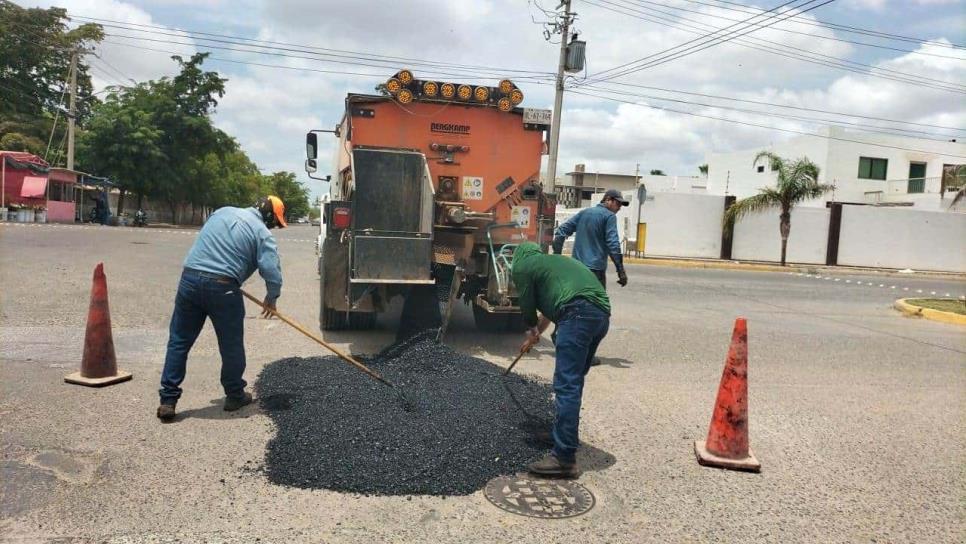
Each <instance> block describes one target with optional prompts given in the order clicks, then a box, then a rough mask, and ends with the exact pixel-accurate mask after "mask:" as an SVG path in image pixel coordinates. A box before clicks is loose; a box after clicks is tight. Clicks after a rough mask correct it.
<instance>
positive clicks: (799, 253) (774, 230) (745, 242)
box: [731, 206, 830, 264]
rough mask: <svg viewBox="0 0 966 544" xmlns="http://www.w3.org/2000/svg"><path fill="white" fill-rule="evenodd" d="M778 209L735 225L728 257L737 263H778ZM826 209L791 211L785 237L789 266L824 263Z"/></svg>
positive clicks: (779, 247) (797, 208)
mask: <svg viewBox="0 0 966 544" xmlns="http://www.w3.org/2000/svg"><path fill="white" fill-rule="evenodd" d="M779 213H780V211H779V210H778V209H773V210H768V211H766V212H762V213H759V214H755V215H749V216H747V217H745V218H744V219H742V220H741V221H739V222H738V223H737V224H736V225H735V233H734V238H733V239H732V245H731V258H732V259H734V260H736V261H772V262H781V250H782V237H781V232H780V231H779V230H778V215H779ZM829 214H830V212H829V210H828V209H827V208H808V207H803V206H799V207H796V208H794V209H792V230H791V232H790V233H789V235H788V253H787V255H786V261H787V262H789V263H807V264H825V256H826V255H825V254H826V248H827V246H828V220H829Z"/></svg>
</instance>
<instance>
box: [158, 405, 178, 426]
mask: <svg viewBox="0 0 966 544" xmlns="http://www.w3.org/2000/svg"><path fill="white" fill-rule="evenodd" d="M158 419H160V420H161V423H171V422H172V421H174V404H161V405H160V406H158Z"/></svg>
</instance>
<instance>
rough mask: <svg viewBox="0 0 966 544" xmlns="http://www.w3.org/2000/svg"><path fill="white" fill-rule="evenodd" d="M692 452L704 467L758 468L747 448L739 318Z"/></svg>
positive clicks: (744, 327)
mask: <svg viewBox="0 0 966 544" xmlns="http://www.w3.org/2000/svg"><path fill="white" fill-rule="evenodd" d="M694 454H695V455H697V457H698V463H699V464H701V465H704V466H708V467H721V468H729V469H732V470H744V471H748V472H760V471H761V463H759V462H758V459H755V455H754V454H753V453H752V452H751V448H749V447H748V324H747V323H746V322H745V318H743V317H739V318H738V319H736V320H735V330H734V333H732V335H731V347H730V348H729V349H728V360H727V361H726V362H725V368H724V372H723V373H722V374H721V385H719V386H718V399H717V400H716V401H715V404H714V413H713V414H712V415H711V426H710V427H709V428H708V439H707V440H705V441H700V440H699V441H696V442H695V443H694Z"/></svg>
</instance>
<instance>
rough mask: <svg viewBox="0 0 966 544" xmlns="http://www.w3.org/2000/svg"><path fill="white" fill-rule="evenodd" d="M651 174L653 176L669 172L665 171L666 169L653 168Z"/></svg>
mask: <svg viewBox="0 0 966 544" xmlns="http://www.w3.org/2000/svg"><path fill="white" fill-rule="evenodd" d="M651 175H652V176H666V175H667V174H665V173H664V170H651Z"/></svg>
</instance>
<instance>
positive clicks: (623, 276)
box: [610, 254, 627, 287]
mask: <svg viewBox="0 0 966 544" xmlns="http://www.w3.org/2000/svg"><path fill="white" fill-rule="evenodd" d="M610 258H611V259H613V261H614V268H616V269H617V284H618V285H620V286H621V287H624V286H625V285H627V272H625V271H624V256H623V255H620V254H617V255H611V256H610Z"/></svg>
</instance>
